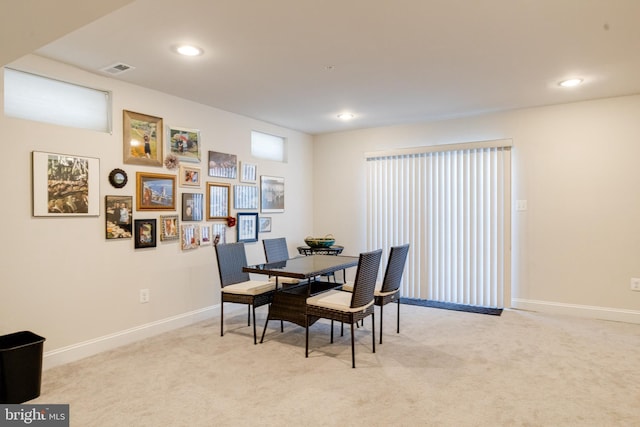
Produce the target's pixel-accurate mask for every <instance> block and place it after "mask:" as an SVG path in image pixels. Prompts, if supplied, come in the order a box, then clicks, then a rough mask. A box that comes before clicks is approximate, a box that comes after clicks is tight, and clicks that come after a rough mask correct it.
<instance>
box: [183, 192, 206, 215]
mask: <svg viewBox="0 0 640 427" xmlns="http://www.w3.org/2000/svg"><path fill="white" fill-rule="evenodd" d="M203 199H204V195H203V194H202V193H182V220H183V221H202V219H203V217H202V216H203V211H204V206H203Z"/></svg>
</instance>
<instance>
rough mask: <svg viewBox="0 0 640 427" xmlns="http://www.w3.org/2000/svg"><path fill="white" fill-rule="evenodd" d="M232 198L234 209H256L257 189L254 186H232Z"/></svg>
mask: <svg viewBox="0 0 640 427" xmlns="http://www.w3.org/2000/svg"><path fill="white" fill-rule="evenodd" d="M233 196H234V198H233V200H234V203H233V206H234V208H235V209H258V187H256V186H255V185H234V186H233Z"/></svg>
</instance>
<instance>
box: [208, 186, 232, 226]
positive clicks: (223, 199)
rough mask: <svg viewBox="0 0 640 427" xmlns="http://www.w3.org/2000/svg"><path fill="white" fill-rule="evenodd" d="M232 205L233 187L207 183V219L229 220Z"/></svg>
mask: <svg viewBox="0 0 640 427" xmlns="http://www.w3.org/2000/svg"><path fill="white" fill-rule="evenodd" d="M230 204H231V185H229V184H223V183H218V182H207V219H227V218H228V217H229V206H230Z"/></svg>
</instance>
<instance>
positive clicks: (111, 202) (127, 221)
mask: <svg viewBox="0 0 640 427" xmlns="http://www.w3.org/2000/svg"><path fill="white" fill-rule="evenodd" d="M104 210H105V223H106V224H105V227H106V230H105V235H106V238H107V239H130V238H131V237H132V236H133V235H132V223H133V221H132V220H131V212H132V211H133V197H131V196H105V198H104Z"/></svg>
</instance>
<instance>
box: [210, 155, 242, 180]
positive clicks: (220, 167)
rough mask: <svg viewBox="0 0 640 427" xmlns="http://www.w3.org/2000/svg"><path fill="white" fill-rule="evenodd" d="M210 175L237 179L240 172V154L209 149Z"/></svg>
mask: <svg viewBox="0 0 640 427" xmlns="http://www.w3.org/2000/svg"><path fill="white" fill-rule="evenodd" d="M208 169H209V176H212V177H218V178H230V179H236V175H237V174H238V156H236V155H235V154H226V153H219V152H217V151H209V162H208Z"/></svg>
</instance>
